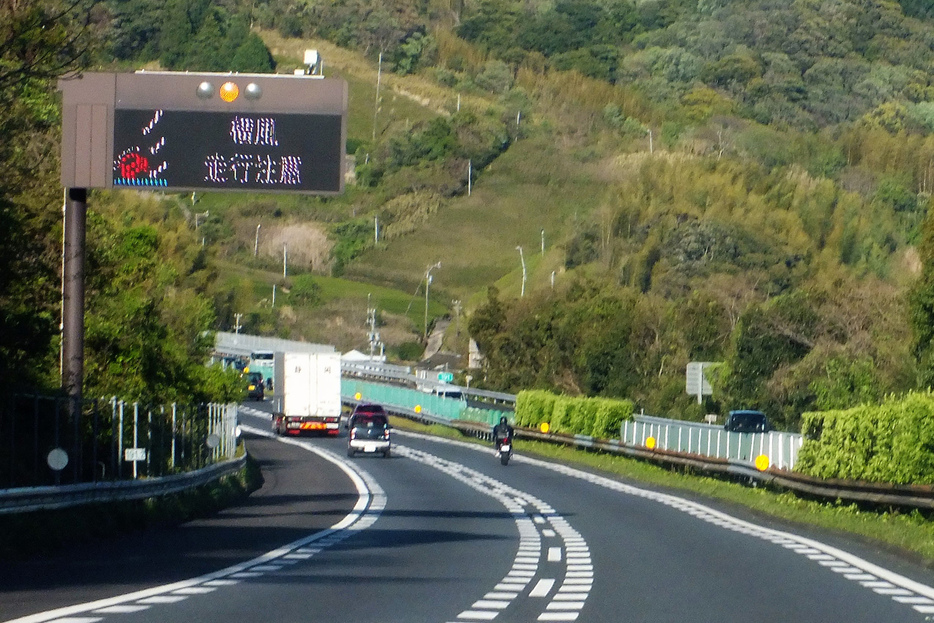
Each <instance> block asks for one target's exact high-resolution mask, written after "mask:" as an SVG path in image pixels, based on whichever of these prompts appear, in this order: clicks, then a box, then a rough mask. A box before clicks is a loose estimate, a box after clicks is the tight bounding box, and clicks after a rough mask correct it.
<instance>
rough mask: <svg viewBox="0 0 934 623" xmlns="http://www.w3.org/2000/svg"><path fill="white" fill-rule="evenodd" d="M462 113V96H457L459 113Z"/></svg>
mask: <svg viewBox="0 0 934 623" xmlns="http://www.w3.org/2000/svg"><path fill="white" fill-rule="evenodd" d="M460 111H461V94H460V93H458V94H457V112H460Z"/></svg>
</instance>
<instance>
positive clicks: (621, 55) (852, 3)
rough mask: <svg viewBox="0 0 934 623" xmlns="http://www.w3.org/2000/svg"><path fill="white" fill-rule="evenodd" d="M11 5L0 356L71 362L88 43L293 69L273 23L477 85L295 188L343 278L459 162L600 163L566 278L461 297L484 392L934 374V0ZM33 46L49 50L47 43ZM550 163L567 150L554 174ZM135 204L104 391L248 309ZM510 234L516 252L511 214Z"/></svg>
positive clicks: (132, 53)
mask: <svg viewBox="0 0 934 623" xmlns="http://www.w3.org/2000/svg"><path fill="white" fill-rule="evenodd" d="M4 6H6V7H7V8H5V9H4V11H6V12H7V13H8V15H5V16H4V17H5V18H7V19H5V20H4V24H3V26H2V28H3V29H4V30H2V31H0V38H2V41H3V42H4V43H3V45H2V48H0V70H2V72H0V86H3V85H8V86H9V88H7V89H5V90H3V93H5V95H0V97H5V98H9V99H8V100H7V101H4V102H3V103H4V104H5V105H4V106H3V107H2V112H0V115H2V119H0V133H2V139H3V140H0V150H3V151H2V153H0V161H2V165H0V166H2V167H3V168H4V175H3V176H2V182H0V183H2V184H3V188H2V193H0V210H2V211H3V215H2V216H3V217H4V219H5V220H6V221H8V222H10V223H11V230H10V231H11V234H10V235H9V236H5V237H4V238H3V240H2V241H0V244H3V245H4V249H3V250H4V253H2V254H0V255H2V257H3V259H2V261H3V262H4V270H3V271H0V275H2V277H0V279H3V280H4V281H3V282H2V287H0V318H2V325H3V329H4V330H3V331H2V332H0V334H2V336H3V337H2V340H3V343H2V344H0V349H2V351H3V352H2V356H0V361H2V364H0V365H3V366H4V368H3V371H4V372H7V373H8V374H9V373H13V372H16V373H21V374H25V376H26V377H27V378H29V379H30V380H31V381H32V382H34V383H40V384H41V383H44V384H47V385H48V384H52V385H54V383H53V382H52V379H50V376H49V373H48V372H47V371H48V370H54V369H55V365H54V360H55V358H56V354H55V351H56V349H57V323H58V320H57V317H58V312H57V301H58V291H57V289H56V287H57V286H56V283H57V270H58V268H57V264H56V262H57V254H58V253H59V251H58V245H59V241H60V225H59V223H58V221H59V213H58V206H59V205H60V198H59V197H58V193H59V192H60V191H59V190H58V189H57V183H56V180H55V176H56V175H57V170H56V166H55V159H56V157H57V156H56V155H55V153H54V151H55V148H56V143H55V140H56V139H55V137H56V132H57V123H58V112H57V109H56V105H55V96H54V80H55V79H56V78H57V77H58V76H60V75H62V74H63V73H66V72H69V71H74V70H79V69H81V68H85V67H90V66H94V67H95V68H98V67H109V68H126V69H129V68H133V67H138V66H141V65H146V66H150V67H151V66H158V67H164V68H171V69H189V70H223V71H227V70H231V71H273V70H274V69H275V67H276V60H277V59H275V58H274V57H273V55H272V54H271V53H270V50H269V49H268V48H267V46H266V45H265V44H264V42H263V38H261V35H262V34H264V33H270V32H274V31H275V32H276V33H277V35H276V36H279V37H293V38H295V37H300V38H301V37H304V38H318V39H326V40H328V41H331V42H333V43H335V44H337V45H340V46H343V47H345V48H349V49H352V50H354V51H356V52H358V53H360V54H362V55H364V57H365V58H367V59H369V61H371V62H372V63H373V65H374V66H375V65H376V64H377V63H379V62H380V60H382V63H383V69H384V70H387V69H388V70H390V71H392V72H393V73H394V75H396V76H399V77H400V78H402V77H406V76H411V77H417V78H418V79H420V80H422V81H423V82H425V83H430V84H431V85H433V87H432V88H433V89H435V90H436V92H437V93H448V94H453V95H456V96H457V98H458V99H457V101H458V107H457V108H453V107H450V106H447V105H446V106H444V107H440V108H439V107H433V108H430V110H428V111H427V112H426V115H425V118H422V119H418V120H416V121H414V122H411V121H410V120H409V119H395V120H390V119H389V118H388V116H385V117H379V119H378V118H377V115H376V114H373V125H372V126H368V127H367V128H366V130H360V129H357V130H356V131H355V132H352V133H351V135H350V137H349V141H348V151H349V152H350V153H353V154H355V155H356V162H357V170H356V185H355V186H354V187H352V188H350V189H349V190H348V193H346V195H345V196H344V197H340V198H336V199H333V200H329V201H320V202H317V203H309V204H307V205H308V207H307V209H305V214H306V217H307V218H309V219H317V220H320V221H322V222H324V223H326V225H327V228H328V231H329V235H330V237H331V239H332V241H333V245H334V246H333V249H332V258H331V259H332V261H331V262H330V263H329V270H330V271H331V272H332V274H336V275H340V274H345V273H346V274H348V275H350V276H355V275H360V274H368V275H372V276H373V277H374V278H375V279H377V280H380V281H385V282H387V283H390V282H392V279H393V277H392V276H391V275H388V274H386V273H380V267H379V266H378V264H379V261H378V260H374V259H372V258H376V257H380V256H378V254H377V253H378V251H379V248H377V245H376V244H375V243H374V242H373V238H374V236H373V233H374V231H373V227H374V225H373V223H374V216H376V217H378V221H379V222H380V223H381V224H382V227H383V228H384V229H383V233H384V235H385V237H384V241H385V242H384V243H383V244H386V245H393V244H397V245H410V246H411V242H412V241H417V240H419V236H420V232H421V231H422V230H423V228H424V227H425V225H426V223H431V222H432V221H434V220H437V219H439V218H442V217H443V215H444V214H445V212H446V210H448V208H449V207H451V206H454V205H457V203H458V202H460V201H463V200H464V198H465V195H466V186H467V183H468V181H467V178H466V175H465V171H468V170H470V171H472V175H473V178H472V179H471V181H472V182H474V183H475V184H478V185H480V186H482V185H483V184H484V181H485V180H486V179H492V175H493V173H492V172H493V171H494V170H498V168H502V167H506V165H500V164H498V162H499V161H501V159H502V161H505V160H507V158H505V156H507V155H508V154H509V153H510V151H511V150H514V149H517V148H521V146H536V148H538V149H539V150H540V151H539V154H540V159H539V164H540V165H541V170H540V171H536V170H535V167H534V165H526V168H525V169H524V172H525V173H524V174H523V177H522V178H521V179H520V178H518V177H517V178H516V183H523V184H539V185H541V186H543V187H548V186H549V185H550V184H561V183H562V179H570V178H571V177H572V176H577V178H579V179H584V180H586V181H587V188H589V189H590V190H589V192H590V194H589V195H588V196H586V197H580V198H578V199H571V200H568V201H567V204H566V206H565V208H564V214H565V216H564V217H563V221H562V226H561V229H560V234H557V236H558V238H559V242H560V249H561V260H560V266H556V267H555V268H556V270H560V272H561V273H562V275H563V276H566V278H563V279H562V281H561V285H560V287H558V288H555V289H552V288H550V287H541V288H536V289H533V290H532V291H530V293H529V294H528V295H527V296H525V297H522V298H516V297H514V296H506V295H505V294H504V291H503V289H502V288H499V289H497V287H495V286H493V285H492V284H490V283H487V284H483V285H484V286H486V285H490V286H491V287H489V288H488V289H487V288H483V289H484V290H486V292H485V293H484V294H482V295H481V296H479V297H478V298H477V299H475V304H473V305H472V306H471V307H470V308H469V309H468V311H469V312H470V315H471V318H470V325H469V327H470V333H471V334H472V336H473V337H474V338H475V339H476V340H477V342H478V343H479V345H480V347H481V348H482V350H483V351H484V353H485V355H486V357H487V368H486V370H485V374H484V379H483V381H482V383H483V384H484V385H486V386H487V387H492V388H496V389H502V390H509V391H517V390H519V389H528V388H543V389H544V388H547V389H556V390H560V391H564V392H567V393H572V394H577V393H584V394H591V395H602V396H619V397H626V398H630V399H632V400H633V401H634V403H635V404H636V405H637V408H642V409H645V410H646V411H648V412H652V413H657V414H660V415H673V416H678V417H699V416H700V415H701V414H702V413H703V412H704V411H707V410H723V409H726V408H731V407H734V406H757V407H760V408H763V409H766V410H768V411H769V412H770V414H773V415H774V417H775V419H776V420H777V421H778V422H779V423H780V424H781V425H784V426H787V427H789V428H796V427H797V426H798V421H799V418H800V414H801V413H802V412H804V411H808V410H813V409H839V408H845V407H849V406H852V405H854V404H858V403H861V402H871V401H877V400H879V399H881V397H883V396H884V395H886V394H889V393H892V392H896V393H897V392H903V391H906V390H909V389H913V388H916V387H926V386H928V385H929V384H930V383H931V381H932V379H934V350H932V348H931V344H932V339H934V333H932V329H931V327H932V325H934V322H932V318H934V277H932V274H934V272H932V271H934V257H932V255H934V224H932V223H931V222H930V221H926V220H925V219H926V217H927V215H928V212H929V208H930V204H931V192H932V190H934V188H932V187H934V138H932V131H934V82H932V80H931V77H930V76H931V72H930V68H931V66H932V62H934V11H932V9H931V8H930V5H929V3H926V2H920V1H918V0H902V1H901V2H895V1H892V0H795V1H793V2H775V1H774V0H645V1H642V2H631V1H629V0H561V1H558V2H535V1H532V2H521V3H520V2H508V1H492V0H486V1H480V2H472V1H464V0H444V1H442V0H428V1H427V2H414V1H411V0H393V1H391V2H375V1H371V0H338V1H327V2H324V1H320V2H319V1H314V0H265V1H263V0H258V1H256V2H250V3H247V2H239V1H236V0H229V1H227V2H208V1H207V0H170V1H169V2H155V1H152V0H108V1H106V2H94V3H92V2H85V3H81V2H77V3H75V2H74V1H72V2H65V1H64V0H46V1H43V2H38V3H34V5H30V7H28V8H24V7H23V6H21V5H19V4H16V3H14V4H12V5H9V4H7V5H4ZM30 20H32V21H30ZM48 24H52V25H54V26H55V27H54V28H48V27H45V26H44V25H48ZM30 28H32V29H34V30H33V31H30V30H29V29H30ZM36 29H38V30H36ZM40 31H41V32H40ZM24 33H32V34H25V35H24ZM43 54H45V55H47V56H48V58H47V60H46V61H43V62H44V63H46V65H42V64H41V63H40V64H36V63H34V62H33V60H32V59H34V58H44V57H43V56H42V55H43ZM285 70H286V71H289V70H290V69H289V68H286V69H285ZM13 93H15V94H16V95H15V96H11V94H13ZM460 96H463V97H464V100H465V106H464V107H463V108H462V109H461V108H460V104H459V102H460V99H459V97H460ZM448 101H453V98H448ZM468 102H473V104H472V105H470V104H468ZM520 119H521V120H522V123H521V124H520V123H519V120H520ZM517 145H520V147H516V146H517ZM34 162H42V163H43V166H42V167H40V168H39V169H38V170H37V169H36V168H35V167H34V166H33V163H34ZM550 162H560V163H561V164H560V172H558V173H549V174H547V175H546V174H545V173H543V171H545V170H546V167H547V166H548V163H550ZM468 166H469V169H468ZM562 176H565V177H564V178H562ZM577 178H575V179H577ZM127 201H129V200H127V199H120V198H117V197H111V198H109V199H106V200H104V204H105V205H106V206H108V210H107V211H106V215H99V217H98V219H97V220H95V221H94V222H93V224H92V226H93V227H94V228H95V229H94V235H93V236H92V238H93V239H94V240H96V241H97V242H95V243H94V244H95V245H99V246H98V247H95V248H93V249H92V250H91V256H90V257H91V263H92V265H93V267H94V268H93V273H94V275H93V277H92V281H93V283H94V286H93V293H92V294H91V298H90V300H89V311H90V312H91V314H92V316H93V318H92V319H91V320H90V321H89V329H88V335H89V345H88V346H89V350H90V353H89V361H91V362H92V363H91V365H90V366H89V379H88V380H89V384H90V385H91V386H92V387H93V388H95V389H96V388H100V389H101V390H103V389H104V388H108V387H110V386H109V385H108V383H109V381H108V380H107V379H108V378H109V376H108V375H112V374H113V373H114V370H109V371H108V366H110V367H112V366H118V367H121V368H123V367H126V368H127V369H130V370H134V371H135V373H136V374H137V376H138V382H137V383H136V387H135V388H134V391H138V392H141V393H146V392H150V393H157V392H159V391H164V390H165V388H168V387H181V388H187V389H182V390H179V391H182V392H188V393H190V392H191V391H192V390H191V387H193V386H195V385H196V384H197V383H195V382H194V379H195V377H194V376H193V375H194V374H195V373H194V372H193V371H189V372H184V373H181V372H180V373H179V374H177V375H175V374H174V373H173V374H168V373H167V371H169V370H182V371H184V370H185V369H186V368H185V366H184V365H182V364H181V363H180V362H181V361H182V360H184V359H185V358H187V357H190V358H195V359H196V358H197V357H198V356H199V354H202V353H203V352H204V350H203V345H199V343H198V340H197V339H196V336H197V335H200V331H201V330H203V329H205V328H210V327H222V326H223V323H222V322H220V321H219V320H218V318H225V317H227V316H228V315H229V309H227V308H225V304H224V300H226V299H225V296H226V295H225V294H224V292H220V291H219V290H218V288H217V286H216V283H215V282H214V275H213V272H212V270H213V269H212V266H213V264H212V262H213V260H212V253H214V251H212V250H211V249H210V246H209V247H208V248H207V249H205V248H202V247H200V246H199V245H198V244H197V238H196V236H195V234H194V232H192V231H191V227H190V226H189V221H190V211H189V210H188V208H187V207H186V206H185V202H184V201H183V200H182V199H181V198H179V200H178V201H174V200H168V201H161V200H155V199H153V200H152V201H151V202H150V203H148V204H144V207H143V209H137V208H136V207H135V206H134V207H133V208H132V209H131V208H130V207H129V206H128V205H127V206H124V205H123V204H122V202H127ZM506 207H507V208H509V209H513V210H514V211H515V213H516V214H521V213H522V210H523V209H526V208H527V207H528V206H524V205H521V204H520V203H519V202H516V203H515V205H507V206H506ZM186 211H187V212H186ZM214 235H215V236H216V239H215V240H212V241H215V242H216V241H219V240H220V239H221V238H223V237H224V236H227V237H231V236H235V235H236V234H235V233H234V230H233V229H230V228H228V229H227V230H224V229H223V228H218V229H217V230H216V231H215V234H214ZM502 236H503V239H504V240H505V241H506V242H505V245H506V246H507V247H509V248H510V249H511V248H512V246H514V243H513V242H512V240H513V238H511V237H510V236H511V233H510V232H502ZM209 242H211V241H209ZM239 244H240V251H241V252H242V251H243V250H244V247H247V248H248V246H249V243H248V242H246V243H245V242H244V241H240V243H239ZM228 246H229V245H228ZM12 249H16V250H17V251H18V252H17V253H12V252H11V250H12ZM462 253H463V254H469V253H470V249H469V248H465V249H463V251H462ZM243 255H248V253H243ZM157 257H158V258H160V259H159V260H156V259H155V258H157ZM227 259H236V258H235V257H231V258H227ZM368 263H370V264H373V265H369V266H368ZM419 263H420V264H421V260H419ZM514 270H515V268H514V267H513V266H512V265H511V264H510V265H509V266H508V267H503V268H502V270H501V272H500V275H503V276H505V275H507V274H508V273H509V272H510V271H514ZM542 270H546V269H545V266H544V265H543V266H542ZM547 270H548V271H549V272H550V270H551V267H548V269H547ZM494 280H495V279H494ZM121 283H122V284H124V285H128V286H130V285H131V286H132V287H120V285H121ZM397 285H399V286H400V287H405V288H408V287H410V286H411V284H410V283H400V284H397ZM117 293H119V294H120V295H119V296H116V294H117ZM228 298H229V297H228ZM143 320H145V321H146V322H143ZM127 326H135V327H140V331H139V332H137V333H135V334H133V332H127V331H125V327H127ZM268 328H269V329H270V330H273V331H282V332H285V329H284V328H283V327H282V325H277V324H276V323H275V322H273V323H272V324H271V325H269V327H268ZM143 329H145V331H146V333H142V330H143ZM415 332H416V333H417V332H418V331H415ZM153 336H158V339H155V338H153ZM689 361H709V362H717V363H718V364H719V365H717V366H713V367H712V368H711V372H710V376H711V380H712V381H713V382H714V387H715V393H714V396H713V397H712V398H711V399H709V400H707V402H706V403H705V404H703V405H697V404H695V403H694V401H693V399H692V398H691V397H689V396H686V395H685V394H684V367H685V365H686V364H687V362H689ZM26 371H28V372H26Z"/></svg>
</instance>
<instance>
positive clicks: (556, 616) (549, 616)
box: [538, 612, 579, 621]
mask: <svg viewBox="0 0 934 623" xmlns="http://www.w3.org/2000/svg"><path fill="white" fill-rule="evenodd" d="M578 614H579V613H577V612H543V613H542V614H541V616H539V617H538V620H539V621H576V620H577V615H578Z"/></svg>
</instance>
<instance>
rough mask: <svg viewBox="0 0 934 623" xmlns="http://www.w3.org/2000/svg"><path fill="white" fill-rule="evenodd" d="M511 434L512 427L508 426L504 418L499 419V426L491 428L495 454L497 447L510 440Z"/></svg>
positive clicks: (497, 450) (497, 451)
mask: <svg viewBox="0 0 934 623" xmlns="http://www.w3.org/2000/svg"><path fill="white" fill-rule="evenodd" d="M512 433H513V430H512V426H510V425H509V421H508V420H507V419H506V416H505V415H504V416H502V417H501V418H499V424H497V425H496V426H494V427H493V446H494V447H495V448H496V453H497V454H499V447H500V446H501V445H503V441H504V440H505V439H512Z"/></svg>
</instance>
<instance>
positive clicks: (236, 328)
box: [234, 314, 243, 335]
mask: <svg viewBox="0 0 934 623" xmlns="http://www.w3.org/2000/svg"><path fill="white" fill-rule="evenodd" d="M234 318H235V324H234V333H236V334H237V335H239V334H240V327H241V326H242V325H241V324H240V319H241V318H243V314H234Z"/></svg>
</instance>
